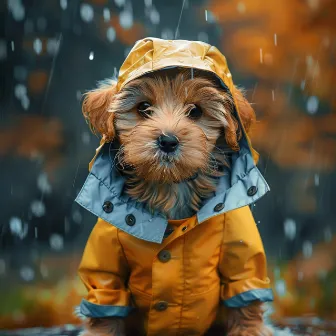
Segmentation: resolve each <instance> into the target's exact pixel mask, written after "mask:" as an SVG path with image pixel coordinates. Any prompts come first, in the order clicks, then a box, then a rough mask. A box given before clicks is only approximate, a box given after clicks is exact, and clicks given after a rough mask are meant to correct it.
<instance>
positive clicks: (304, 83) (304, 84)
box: [300, 80, 306, 91]
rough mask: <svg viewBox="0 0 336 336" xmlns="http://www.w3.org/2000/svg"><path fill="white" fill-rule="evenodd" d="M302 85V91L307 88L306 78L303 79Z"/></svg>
mask: <svg viewBox="0 0 336 336" xmlns="http://www.w3.org/2000/svg"><path fill="white" fill-rule="evenodd" d="M300 87H301V90H302V91H303V90H304V89H305V87H306V81H305V80H302V81H301V84H300Z"/></svg>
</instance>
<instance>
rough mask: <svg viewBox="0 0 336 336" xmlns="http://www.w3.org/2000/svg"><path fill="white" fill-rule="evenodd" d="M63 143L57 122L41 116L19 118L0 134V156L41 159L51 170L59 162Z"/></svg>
mask: <svg viewBox="0 0 336 336" xmlns="http://www.w3.org/2000/svg"><path fill="white" fill-rule="evenodd" d="M63 143H64V139H63V135H62V125H61V123H60V122H59V121H58V120H55V119H49V118H46V117H41V116H36V115H35V116H34V115H31V116H21V117H20V118H19V119H17V120H16V123H15V124H14V125H12V127H7V128H5V129H2V130H1V132H0V155H9V154H12V155H18V156H22V157H24V158H27V159H34V158H42V159H43V160H44V161H45V163H46V169H47V170H51V169H53V168H54V167H55V166H57V165H58V164H59V162H60V160H61V147H62V145H63Z"/></svg>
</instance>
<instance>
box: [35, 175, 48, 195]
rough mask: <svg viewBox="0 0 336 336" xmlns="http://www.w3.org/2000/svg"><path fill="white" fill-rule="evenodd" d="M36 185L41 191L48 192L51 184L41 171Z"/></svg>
mask: <svg viewBox="0 0 336 336" xmlns="http://www.w3.org/2000/svg"><path fill="white" fill-rule="evenodd" d="M37 187H38V188H39V189H40V190H41V191H42V193H46V194H50V193H51V185H50V183H49V181H48V175H47V174H46V173H41V174H40V175H39V176H38V178H37Z"/></svg>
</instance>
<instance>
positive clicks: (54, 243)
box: [49, 233, 64, 251]
mask: <svg viewBox="0 0 336 336" xmlns="http://www.w3.org/2000/svg"><path fill="white" fill-rule="evenodd" d="M49 244H50V247H51V248H52V249H53V250H57V251H59V250H61V249H62V248H63V246H64V240H63V237H62V236H61V235H59V234H57V233H53V234H52V235H51V236H50V238H49Z"/></svg>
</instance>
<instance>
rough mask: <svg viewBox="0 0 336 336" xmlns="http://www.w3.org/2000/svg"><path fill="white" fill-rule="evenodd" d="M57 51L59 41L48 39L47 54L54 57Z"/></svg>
mask: <svg viewBox="0 0 336 336" xmlns="http://www.w3.org/2000/svg"><path fill="white" fill-rule="evenodd" d="M58 49H59V40H57V39H49V40H48V41H47V52H48V53H49V54H51V55H56V54H57V52H58Z"/></svg>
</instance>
